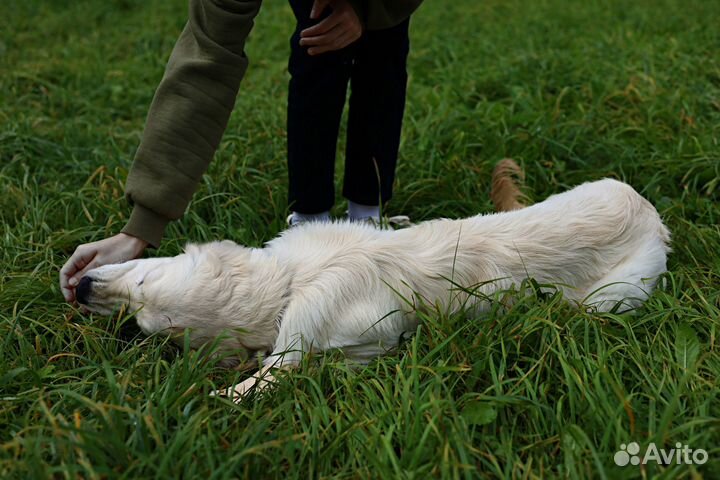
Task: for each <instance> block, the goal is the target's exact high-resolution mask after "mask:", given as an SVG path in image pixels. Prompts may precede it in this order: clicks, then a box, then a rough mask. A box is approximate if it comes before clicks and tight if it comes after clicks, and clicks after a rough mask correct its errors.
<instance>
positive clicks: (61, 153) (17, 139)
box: [0, 0, 720, 479]
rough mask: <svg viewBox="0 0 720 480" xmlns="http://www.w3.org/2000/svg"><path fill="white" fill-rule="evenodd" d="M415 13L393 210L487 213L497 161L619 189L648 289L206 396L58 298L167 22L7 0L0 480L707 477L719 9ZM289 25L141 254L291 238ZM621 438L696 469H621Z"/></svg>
mask: <svg viewBox="0 0 720 480" xmlns="http://www.w3.org/2000/svg"><path fill="white" fill-rule="evenodd" d="M426 3H427V4H426V5H424V6H423V7H422V8H421V10H420V11H419V12H418V13H417V14H416V16H415V17H414V20H413V25H412V43H413V47H412V53H411V58H410V67H409V68H410V83H409V94H408V107H407V111H406V116H405V125H404V132H403V142H402V147H401V159H400V165H399V170H398V182H397V187H396V196H395V198H394V200H393V201H392V203H391V205H390V206H389V211H388V213H390V214H408V215H410V216H411V217H412V218H413V219H414V220H422V219H429V218H435V217H439V216H448V217H459V216H464V215H469V214H474V213H478V212H489V211H491V205H490V202H489V199H488V192H489V174H490V172H491V169H492V166H493V164H494V163H495V162H496V161H497V160H498V159H500V158H502V157H505V156H511V157H513V158H515V159H517V160H519V161H520V162H521V163H522V164H523V165H524V167H525V169H526V171H527V175H528V184H529V186H530V187H531V189H532V191H533V192H534V195H535V198H536V199H542V198H544V197H546V196H547V195H549V194H551V193H555V192H560V191H563V190H564V189H566V188H568V187H570V186H572V185H575V184H577V183H580V182H583V181H587V180H593V179H599V178H602V177H607V176H610V177H615V178H620V179H623V180H625V181H627V182H628V183H630V184H632V185H633V186H634V187H635V188H636V189H637V190H638V191H639V192H641V193H642V194H643V195H644V196H645V197H646V198H648V199H649V200H650V201H652V202H653V203H654V204H655V205H656V206H657V208H658V210H659V211H660V212H661V214H662V216H663V218H664V219H665V221H666V223H667V225H668V226H669V227H670V229H671V230H672V232H673V250H674V251H673V253H672V255H671V258H670V262H669V270H670V272H669V273H668V274H667V277H666V284H665V286H664V287H663V288H661V289H660V290H658V291H657V292H656V293H655V294H654V295H653V296H652V298H651V299H650V300H649V301H648V303H647V305H646V306H645V307H644V308H643V309H642V310H640V311H638V312H636V313H635V314H634V315H613V314H587V313H583V312H578V311H576V310H574V309H572V308H570V307H569V306H567V305H565V304H564V303H563V302H562V300H561V298H559V296H558V295H553V294H541V293H537V292H535V293H533V292H534V290H533V289H532V288H531V286H530V285H528V286H527V289H528V292H529V295H519V296H518V299H517V301H516V304H515V306H513V307H512V308H510V309H509V310H507V311H505V310H504V309H501V308H499V306H495V307H494V308H493V309H492V310H491V311H490V312H489V313H488V314H486V315H483V316H481V317H479V318H477V317H476V318H470V317H469V316H468V315H467V314H457V315H447V314H445V313H444V312H436V313H435V314H433V315H423V316H422V323H421V326H420V327H419V328H418V331H417V332H416V335H415V336H414V337H413V338H412V339H410V340H408V341H407V342H406V343H405V344H404V345H403V347H402V348H401V350H400V352H399V353H398V354H397V355H394V356H389V357H386V358H382V359H379V360H377V361H374V362H372V363H371V364H370V365H369V366H368V367H367V368H362V369H358V370H352V369H350V368H348V367H347V366H346V365H345V364H344V363H343V359H342V356H341V355H340V354H338V353H329V354H327V355H323V356H319V357H315V358H314V359H312V360H311V361H308V362H307V364H305V365H303V367H302V368H301V369H300V370H299V371H297V372H295V373H292V374H290V375H287V376H285V377H284V378H283V380H282V381H281V382H280V384H279V385H278V387H277V388H276V389H275V390H274V391H273V393H272V394H270V395H265V396H262V397H259V398H254V399H251V400H250V401H246V402H245V403H243V404H241V405H233V404H230V403H229V402H227V401H225V400H221V399H216V398H210V397H209V396H208V393H209V392H210V391H211V390H212V389H214V388H215V387H216V386H224V385H226V384H228V383H229V382H232V381H234V380H237V379H238V378H240V376H241V374H239V373H236V372H229V371H224V370H222V369H220V368H218V367H216V366H214V365H213V364H212V363H208V362H205V361H203V360H202V357H201V355H200V354H198V353H197V352H192V351H188V350H187V349H183V348H178V347H176V346H174V345H172V344H169V343H167V342H166V341H164V340H163V339H161V338H144V337H143V336H142V335H141V334H140V333H139V330H138V329H137V327H136V326H135V323H134V320H133V319H132V318H128V317H127V316H123V315H118V316H116V317H115V318H104V317H92V316H88V315H84V314H82V313H81V312H79V311H78V310H76V309H75V308H73V307H72V306H70V305H67V304H65V303H63V301H62V297H61V295H60V291H59V287H58V285H57V283H58V281H57V279H58V270H59V268H60V266H61V265H62V264H63V263H64V261H65V259H66V258H67V256H68V255H69V254H70V253H71V252H72V251H73V249H74V248H75V246H77V245H78V244H79V243H83V242H86V241H90V240H95V239H100V238H103V237H105V236H107V235H110V234H114V233H116V232H118V231H119V230H120V228H121V227H122V226H123V224H124V221H125V220H126V219H127V217H128V215H129V209H128V206H127V205H126V203H125V201H124V199H123V182H124V179H125V177H126V174H127V170H128V168H129V165H130V162H131V159H132V155H133V152H134V150H135V149H136V147H137V145H138V142H139V138H140V134H141V132H142V127H143V122H144V117H145V114H146V112H147V107H148V105H149V102H150V100H151V97H152V94H153V91H154V88H155V86H156V85H157V83H158V81H159V79H160V77H161V75H162V71H163V67H164V63H165V61H166V59H167V56H168V55H169V52H170V50H171V48H172V45H173V43H174V40H175V38H176V37H177V35H178V33H179V30H180V28H181V27H182V25H183V23H184V19H185V15H186V5H185V3H184V2H183V1H181V0H172V1H160V0H150V1H147V2H143V1H140V0H112V1H111V0H78V1H73V2H71V1H61V0H55V1H48V0H46V1H40V0H6V1H4V2H3V8H2V16H1V17H0V267H1V272H2V275H1V276H0V477H1V478H48V477H53V478H115V477H124V478H144V477H157V478H195V477H202V478H207V479H219V478H235V477H241V478H273V477H282V478H302V479H305V478H320V477H323V478H329V477H332V478H415V479H419V478H427V477H447V478H478V477H480V478H517V479H520V478H528V479H532V478H609V479H616V478H667V479H670V478H708V479H709V478H720V473H718V472H720V398H719V397H720V387H718V384H717V379H718V376H720V355H719V349H720V345H719V341H720V340H719V339H718V337H717V335H718V327H719V325H720V323H719V322H720V227H718V223H720V206H719V204H718V200H719V194H718V187H719V185H720V145H719V139H720V57H719V56H718V52H720V30H718V28H717V26H718V22H717V19H718V18H720V2H712V1H706V0H683V1H681V0H658V1H650V0H640V1H638V2H623V1H620V0H607V1H596V0H591V1H587V2H581V1H565V0H539V1H533V2H522V1H519V0H503V1H499V0H487V1H478V0H454V1H452V2H450V1H434V2H433V1H428V2H426ZM292 23H293V19H292V14H291V12H290V10H289V8H288V7H287V5H286V4H285V2H283V1H267V2H266V5H265V7H264V8H263V11H262V13H261V15H260V16H259V17H258V20H257V23H256V27H255V30H254V32H253V34H252V37H251V39H250V41H249V44H248V55H249V56H250V59H251V66H250V69H249V72H248V75H247V77H246V78H245V81H244V83H243V86H242V88H241V93H240V96H239V98H238V101H237V107H236V110H235V114H234V116H233V118H232V120H231V124H230V127H229V128H228V130H227V133H226V135H225V137H224V140H223V142H222V145H221V147H220V149H219V151H218V153H217V156H216V159H215V161H214V163H213V164H212V166H211V168H210V171H209V173H208V175H207V176H206V177H205V179H204V182H203V184H202V186H201V188H200V190H199V191H198V193H197V194H196V196H195V199H194V202H193V203H192V205H191V206H190V209H189V211H188V213H187V215H186V216H185V217H184V219H183V220H182V221H179V222H176V223H174V224H173V225H171V227H170V228H169V230H168V235H167V239H166V241H165V243H164V244H163V246H162V247H161V248H160V249H159V250H158V251H155V252H151V255H173V254H176V253H178V252H179V251H180V250H181V249H182V246H183V245H184V243H186V242H187V241H205V240H211V239H218V238H229V239H233V240H235V241H238V242H240V243H245V244H249V245H255V246H257V245H261V244H262V243H263V242H265V241H267V240H269V239H271V238H272V237H273V236H274V235H276V234H277V232H278V231H280V230H281V229H283V228H284V217H285V214H286V205H285V201H286V193H285V188H286V170H285V104H286V99H285V95H286V87H287V80H288V75H287V72H286V62H287V55H288V37H289V35H290V31H291V28H292ZM338 180H339V179H338ZM338 191H339V189H338ZM343 207H344V206H343V204H342V199H340V198H339V199H338V204H337V211H336V213H337V214H340V213H341V212H342V211H343ZM632 441H635V442H638V443H640V445H641V446H642V447H643V448H644V447H645V446H647V445H649V444H650V443H651V442H652V443H655V444H656V445H657V446H658V447H659V448H665V449H670V448H673V447H674V445H675V444H676V443H677V442H680V443H682V444H683V445H689V447H690V448H693V449H705V450H706V451H707V452H708V456H709V461H708V462H707V463H706V464H705V465H702V466H697V465H695V466H691V465H678V464H676V463H671V464H669V465H665V466H660V465H657V464H656V463H649V464H648V465H645V466H632V465H629V466H626V467H619V466H616V465H615V463H614V462H613V456H614V454H615V452H617V451H618V449H619V448H620V445H621V444H626V443H628V442H632Z"/></svg>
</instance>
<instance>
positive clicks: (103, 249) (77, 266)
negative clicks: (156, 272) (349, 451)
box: [60, 233, 148, 302]
mask: <svg viewBox="0 0 720 480" xmlns="http://www.w3.org/2000/svg"><path fill="white" fill-rule="evenodd" d="M147 246H148V243H147V242H146V241H145V240H141V239H139V238H137V237H133V236H132V235H127V234H125V233H118V234H117V235H115V236H113V237H110V238H106V239H104V240H99V241H97V242H92V243H86V244H84V245H80V246H79V247H77V248H76V249H75V253H73V254H72V256H71V257H70V258H69V259H68V261H67V262H65V265H63V267H62V269H60V290H61V291H62V294H63V297H65V300H66V301H67V302H74V301H75V287H76V286H77V284H78V282H79V281H80V279H81V278H82V277H83V275H85V273H86V272H88V271H89V270H92V269H93V268H97V267H99V266H101V265H107V264H110V263H123V262H127V261H128V260H133V259H135V258H138V257H139V256H140V255H142V253H143V251H144V250H145V248H146V247H147Z"/></svg>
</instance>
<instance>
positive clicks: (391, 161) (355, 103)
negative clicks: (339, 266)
mask: <svg viewBox="0 0 720 480" xmlns="http://www.w3.org/2000/svg"><path fill="white" fill-rule="evenodd" d="M409 25H410V20H409V19H407V20H405V21H404V22H403V23H401V24H399V25H397V26H395V27H392V28H388V29H384V30H374V31H373V30H370V31H367V32H365V33H364V35H363V37H362V39H361V40H360V41H359V42H358V44H357V51H356V54H355V62H354V65H353V69H352V73H351V80H350V85H351V96H350V112H349V118H348V134H347V135H348V136H347V150H346V159H345V179H344V186H343V195H344V196H345V197H346V198H347V199H348V200H352V201H353V202H356V203H360V204H363V205H378V202H380V203H385V202H387V201H388V200H390V198H391V197H392V187H393V182H394V180H395V167H396V165H397V155H398V148H399V147H400V133H401V130H402V118H403V113H404V111H405V94H406V90H407V56H408V52H409V50H410V40H409V37H408V28H409Z"/></svg>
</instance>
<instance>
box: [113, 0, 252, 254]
mask: <svg viewBox="0 0 720 480" xmlns="http://www.w3.org/2000/svg"><path fill="white" fill-rule="evenodd" d="M260 4H261V0H190V7H189V20H188V23H187V24H186V25H185V28H184V30H183V31H182V33H181V35H180V38H178V40H177V43H176V44H175V48H174V49H173V51H172V54H171V55H170V60H169V61H168V64H167V67H166V69H165V75H164V76H163V79H162V81H161V82H160V85H159V86H158V88H157V91H156V92H155V97H154V98H153V101H152V104H151V106H150V110H149V112H148V116H147V121H146V124H145V131H144V132H143V136H142V140H141V142H140V146H139V147H138V150H137V153H136V155H135V159H134V161H133V164H132V167H131V168H130V173H129V174H128V178H127V182H126V184H125V195H126V198H127V199H128V201H129V202H130V203H131V204H132V205H133V211H132V214H131V215H130V220H129V221H128V223H127V225H126V226H125V228H123V230H122V231H123V232H124V233H127V234H130V235H133V236H136V237H139V238H141V239H143V240H145V241H147V242H149V243H150V244H151V245H153V246H155V247H157V246H158V245H159V244H160V241H161V239H162V236H163V233H164V231H165V226H166V225H167V224H168V222H170V221H171V220H175V219H177V218H179V217H181V216H182V215H183V213H184V212H185V209H186V208H187V206H188V204H189V203H190V199H191V198H192V195H193V193H194V192H195V190H196V188H197V186H198V183H199V182H200V179H201V177H202V175H203V174H204V173H205V171H206V170H207V167H208V165H209V163H210V160H211V159H212V157H213V155H214V154H215V150H216V149H217V147H218V145H219V143H220V139H221V138H222V135H223V132H224V131H225V127H226V126H227V122H228V119H229V118H230V113H231V111H232V108H233V106H234V104H235V97H236V95H237V92H238V88H239V85H240V81H241V79H242V77H243V75H244V74H245V70H246V69H247V65H248V60H247V57H246V56H245V52H244V48H245V39H246V38H247V36H248V35H249V33H250V30H251V29H252V26H253V20H254V18H255V16H256V15H257V13H258V10H259V9H260Z"/></svg>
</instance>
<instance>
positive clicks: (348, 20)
mask: <svg viewBox="0 0 720 480" xmlns="http://www.w3.org/2000/svg"><path fill="white" fill-rule="evenodd" d="M327 7H330V8H331V9H332V13H330V15H329V16H327V17H326V18H324V19H323V20H322V21H321V22H319V23H318V24H316V25H313V26H312V27H309V28H306V29H305V30H303V31H302V32H300V45H301V46H303V47H309V48H308V54H309V55H320V54H321V53H325V52H332V51H333V50H340V49H341V48H345V47H347V46H348V45H350V44H351V43H353V42H354V41H355V40H357V39H358V38H360V36H361V35H362V23H361V22H360V19H359V18H358V16H357V13H355V10H354V9H353V7H352V6H351V5H350V3H348V1H347V0H315V2H314V3H313V7H312V10H311V11H310V18H312V19H317V18H320V15H322V13H323V11H324V10H325V9H326V8H327Z"/></svg>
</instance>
